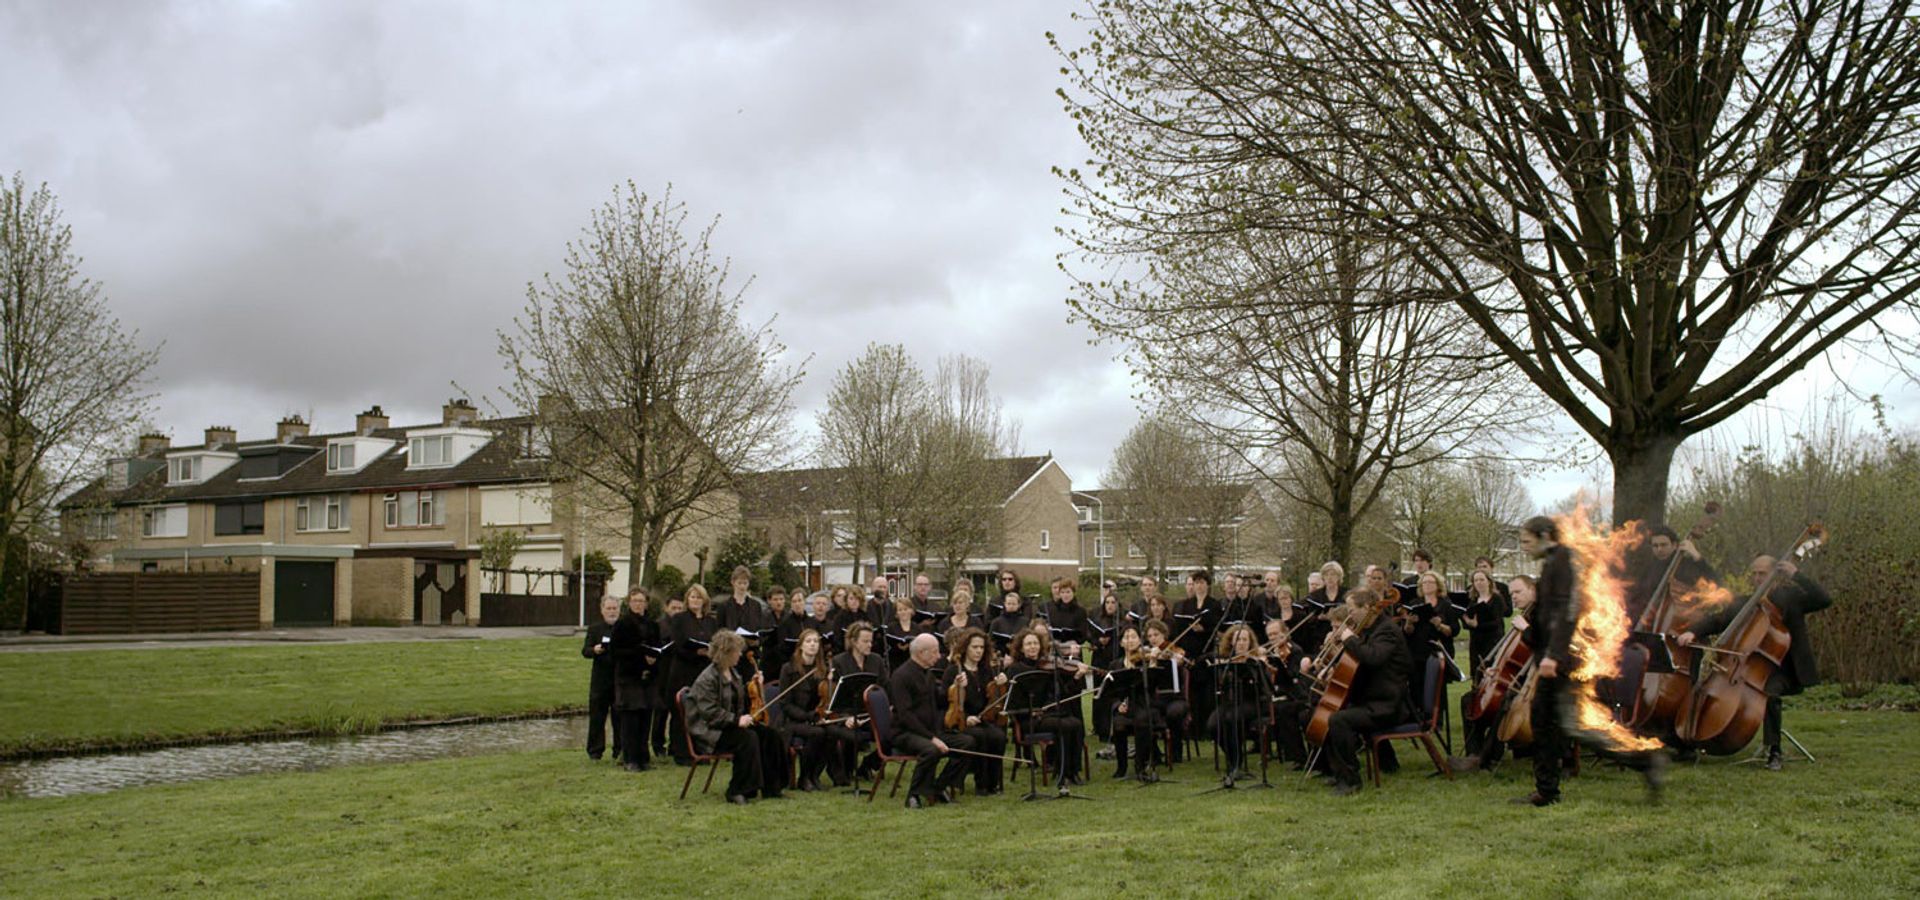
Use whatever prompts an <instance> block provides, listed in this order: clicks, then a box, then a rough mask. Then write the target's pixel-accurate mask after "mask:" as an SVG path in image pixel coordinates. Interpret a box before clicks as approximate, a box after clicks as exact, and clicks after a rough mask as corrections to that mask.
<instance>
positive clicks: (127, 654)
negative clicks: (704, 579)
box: [0, 638, 588, 755]
mask: <svg viewBox="0 0 1920 900" xmlns="http://www.w3.org/2000/svg"><path fill="white" fill-rule="evenodd" d="M579 646H580V644H579V640H578V639H577V638H526V639H515V640H498V641H477V640H476V641H408V642H394V643H367V644H327V645H311V644H298V645H276V646H257V647H204V648H202V647H194V648H164V649H153V650H84V651H65V652H44V653H0V755H9V754H19V753H22V752H32V751H49V750H70V749H79V748H87V747H123V746H138V745H140V744H143V743H148V742H154V741H163V740H174V739H180V738H195V737H207V736H218V735H235V734H250V733H257V732H269V731H277V730H293V731H305V730H314V731H320V732H326V733H343V732H350V731H364V730H369V729H372V728H375V727H378V726H379V725H380V724H381V723H383V722H392V721H400V720H407V719H421V718H438V717H445V716H462V715H503V714H509V713H520V712H532V711H539V710H554V709H560V708H566V707H576V706H581V705H584V704H585V703H586V695H587V670H588V665H587V662H586V660H584V659H581V658H580V652H579Z"/></svg>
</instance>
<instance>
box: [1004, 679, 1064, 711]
mask: <svg viewBox="0 0 1920 900" xmlns="http://www.w3.org/2000/svg"><path fill="white" fill-rule="evenodd" d="M1053 688H1054V679H1053V673H1052V672H1049V671H1047V670H1045V669H1032V670H1029V671H1026V672H1021V673H1020V674H1018V675H1015V676H1013V679H1012V680H1011V681H1009V682H1007V714H1008V715H1022V716H1024V715H1030V714H1032V713H1034V712H1044V711H1042V710H1038V709H1037V707H1040V706H1045V705H1046V704H1048V703H1052V702H1053V699H1054V698H1052V697H1050V696H1048V695H1049V694H1051V693H1052V692H1053Z"/></svg>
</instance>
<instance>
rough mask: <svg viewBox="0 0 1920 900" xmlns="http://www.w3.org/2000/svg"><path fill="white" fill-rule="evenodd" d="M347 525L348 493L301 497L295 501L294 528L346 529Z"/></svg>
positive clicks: (315, 529)
mask: <svg viewBox="0 0 1920 900" xmlns="http://www.w3.org/2000/svg"><path fill="white" fill-rule="evenodd" d="M346 527H347V495H345V494H326V495H324V496H319V497H301V498H300V499H298V500H295V501H293V530H295V531H344V530H345V529H346Z"/></svg>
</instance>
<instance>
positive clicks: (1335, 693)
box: [1306, 595, 1397, 745]
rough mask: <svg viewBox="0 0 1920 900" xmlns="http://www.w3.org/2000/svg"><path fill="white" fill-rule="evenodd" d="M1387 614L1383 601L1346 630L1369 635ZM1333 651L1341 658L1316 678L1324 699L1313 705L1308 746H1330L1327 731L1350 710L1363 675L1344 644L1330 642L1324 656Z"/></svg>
mask: <svg viewBox="0 0 1920 900" xmlns="http://www.w3.org/2000/svg"><path fill="white" fill-rule="evenodd" d="M1396 599H1397V595H1396ZM1386 611H1387V603H1386V601H1384V600H1382V601H1381V602H1380V603H1378V604H1376V605H1374V606H1369V607H1367V609H1366V611H1365V612H1362V613H1359V614H1358V615H1355V616H1349V617H1348V618H1347V622H1346V627H1347V629H1348V630H1349V631H1351V632H1352V633H1354V634H1365V633H1366V631H1367V629H1369V628H1372V627H1373V624H1374V623H1375V622H1377V621H1379V619H1380V616H1381V615H1382V614H1384V613H1385V612H1386ZM1331 650H1337V651H1338V653H1339V655H1338V656H1335V657H1334V658H1333V660H1332V662H1329V663H1327V664H1326V665H1325V667H1324V668H1323V669H1322V671H1321V672H1320V673H1319V674H1317V675H1316V676H1315V678H1314V680H1315V681H1316V682H1318V683H1319V684H1320V699H1319V700H1318V701H1317V702H1315V703H1314V705H1313V718H1311V719H1308V720H1307V729H1306V738H1307V742H1308V743H1310V744H1315V745H1321V744H1325V743H1326V741H1327V729H1328V728H1330V727H1332V725H1333V714H1334V713H1337V712H1339V711H1340V710H1342V709H1345V708H1346V706H1347V697H1348V694H1349V693H1350V692H1351V691H1352V690H1353V682H1354V679H1355V678H1356V677H1358V676H1359V674H1360V660H1359V659H1358V658H1357V657H1355V656H1354V655H1353V654H1351V653H1348V652H1346V646H1345V642H1344V641H1329V642H1328V644H1327V647H1326V648H1323V653H1324V652H1328V651H1331Z"/></svg>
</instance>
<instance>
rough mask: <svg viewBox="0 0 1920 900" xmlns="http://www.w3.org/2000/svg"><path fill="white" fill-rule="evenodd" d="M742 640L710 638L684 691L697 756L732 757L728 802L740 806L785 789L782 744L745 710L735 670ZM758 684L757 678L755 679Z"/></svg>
mask: <svg viewBox="0 0 1920 900" xmlns="http://www.w3.org/2000/svg"><path fill="white" fill-rule="evenodd" d="M746 646H747V645H746V641H745V640H743V639H742V638H741V637H740V636H739V635H737V634H735V633H733V632H731V631H719V632H715V633H714V635H713V641H712V642H711V644H710V646H709V647H708V659H709V660H710V662H709V663H708V664H707V668H706V670H705V671H702V672H701V673H700V675H699V677H697V678H695V679H694V681H693V686H692V687H690V688H688V689H687V695H686V710H687V730H688V731H689V732H690V733H691V734H692V735H693V743H694V746H696V747H698V748H699V749H700V752H702V753H731V754H733V777H732V779H731V780H729V781H728V782H727V802H728V803H737V804H740V805H742V806H744V805H746V803H747V801H748V800H750V799H752V798H753V797H754V795H756V794H758V795H759V796H760V797H762V798H765V799H768V800H775V799H779V798H780V795H781V794H780V792H781V790H782V789H783V788H784V787H785V786H786V781H787V766H786V759H787V756H786V753H787V751H786V747H785V744H786V739H785V738H783V737H781V736H780V732H779V731H777V730H775V729H773V728H771V727H769V726H767V725H765V724H763V723H760V722H756V721H754V719H753V717H752V716H751V715H749V714H748V709H747V682H746V681H745V680H744V679H742V678H741V677H740V673H739V672H738V671H737V669H736V667H737V666H738V665H739V663H740V658H741V657H742V656H744V655H745V653H746ZM753 677H754V679H755V680H758V679H759V677H760V676H759V674H758V673H755V674H754V676H753Z"/></svg>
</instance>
